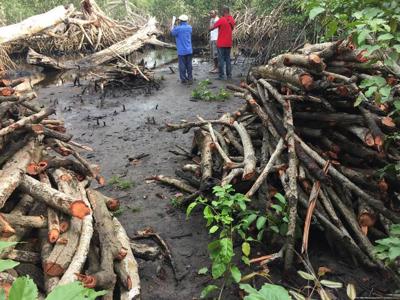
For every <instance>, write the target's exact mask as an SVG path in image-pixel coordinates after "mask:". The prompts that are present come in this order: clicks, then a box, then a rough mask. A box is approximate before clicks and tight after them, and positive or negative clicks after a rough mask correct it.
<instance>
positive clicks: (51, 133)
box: [27, 124, 73, 142]
mask: <svg viewBox="0 0 400 300" xmlns="http://www.w3.org/2000/svg"><path fill="white" fill-rule="evenodd" d="M27 127H28V128H29V129H30V130H32V131H33V132H34V133H35V134H36V135H39V134H43V135H45V136H46V137H50V138H55V139H57V140H60V141H63V142H69V141H70V140H71V139H72V137H73V135H72V134H68V133H63V132H59V131H56V130H52V129H49V128H47V127H46V126H44V125H42V124H34V125H28V126H27Z"/></svg>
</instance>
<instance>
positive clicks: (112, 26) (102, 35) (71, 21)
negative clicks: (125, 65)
mask: <svg viewBox="0 0 400 300" xmlns="http://www.w3.org/2000/svg"><path fill="white" fill-rule="evenodd" d="M146 21H147V20H146V19H145V18H144V17H136V16H135V18H132V19H126V20H114V19H112V18H110V17H108V16H107V15H106V14H105V12H104V11H103V10H102V9H101V8H100V7H99V6H98V4H97V3H96V2H95V1H94V0H84V1H82V4H81V9H80V10H75V9H73V8H70V9H69V11H68V13H67V14H66V16H65V18H64V20H63V22H61V23H58V24H55V25H54V26H51V27H50V28H48V29H46V30H45V31H43V32H40V33H38V34H35V35H32V36H29V37H27V38H26V39H24V40H22V41H17V42H14V43H12V44H11V46H12V49H11V51H12V53H16V52H22V51H24V50H25V49H27V48H33V49H35V50H36V51H39V52H42V53H77V52H85V51H90V52H93V51H98V50H101V49H104V48H107V47H109V46H111V45H113V44H115V43H117V42H119V41H121V40H123V39H125V38H127V37H128V36H130V35H132V34H133V33H134V32H136V31H137V30H138V29H139V28H140V27H141V26H143V25H144V24H145V23H146Z"/></svg>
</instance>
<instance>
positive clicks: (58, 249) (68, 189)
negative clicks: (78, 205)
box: [43, 169, 90, 277]
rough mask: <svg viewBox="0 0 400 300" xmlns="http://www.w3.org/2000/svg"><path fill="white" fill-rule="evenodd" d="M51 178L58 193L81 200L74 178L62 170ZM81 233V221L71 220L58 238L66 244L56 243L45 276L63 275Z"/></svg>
mask: <svg viewBox="0 0 400 300" xmlns="http://www.w3.org/2000/svg"><path fill="white" fill-rule="evenodd" d="M52 176H53V178H54V180H55V182H56V183H57V186H58V189H59V190H60V191H62V192H63V193H65V194H67V195H70V196H71V197H73V198H81V199H82V196H81V193H80V189H79V182H78V180H77V179H76V178H75V176H73V175H72V174H70V173H69V172H68V171H66V170H63V169H57V170H55V171H54V172H53V174H52ZM81 201H82V200H81ZM82 202H83V201H82ZM83 204H84V205H85V207H88V206H87V204H86V203H84V202H83ZM89 213H90V211H89ZM81 233H82V219H79V218H72V220H71V225H70V228H69V229H68V231H67V232H65V233H63V234H61V235H60V238H59V241H66V243H60V242H59V243H56V244H55V246H54V248H53V250H52V252H51V254H50V255H49V257H48V259H47V260H46V261H45V264H44V267H43V269H44V272H45V273H46V274H47V275H49V276H53V277H54V276H56V277H59V276H61V275H63V274H64V273H65V271H66V270H67V269H68V267H69V265H70V264H71V262H72V260H73V258H74V255H75V252H76V249H77V247H78V243H79V238H80V235H81ZM75 259H76V257H75Z"/></svg>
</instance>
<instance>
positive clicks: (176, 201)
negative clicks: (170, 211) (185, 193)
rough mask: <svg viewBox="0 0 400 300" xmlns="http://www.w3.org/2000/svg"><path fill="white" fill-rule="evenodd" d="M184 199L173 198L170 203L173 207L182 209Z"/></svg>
mask: <svg viewBox="0 0 400 300" xmlns="http://www.w3.org/2000/svg"><path fill="white" fill-rule="evenodd" d="M181 198H182V197H173V198H171V200H170V202H171V206H172V207H174V208H180V207H181V206H182V204H181V200H182V199H181Z"/></svg>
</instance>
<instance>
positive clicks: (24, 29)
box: [0, 5, 74, 45]
mask: <svg viewBox="0 0 400 300" xmlns="http://www.w3.org/2000/svg"><path fill="white" fill-rule="evenodd" d="M73 10H74V6H73V5H67V6H61V5H60V6H57V7H55V8H53V9H52V10H50V11H48V12H46V13H44V14H40V15H36V16H32V17H30V18H27V19H25V20H24V21H22V22H20V23H17V24H12V25H8V26H4V27H0V45H1V44H4V43H8V42H11V41H15V40H19V39H26V38H28V37H31V36H32V35H34V34H36V33H38V32H41V31H43V30H45V29H47V28H50V27H52V26H54V25H57V24H59V23H61V22H63V21H64V20H65V19H66V18H67V17H68V16H69V14H71V13H72V12H73Z"/></svg>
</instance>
